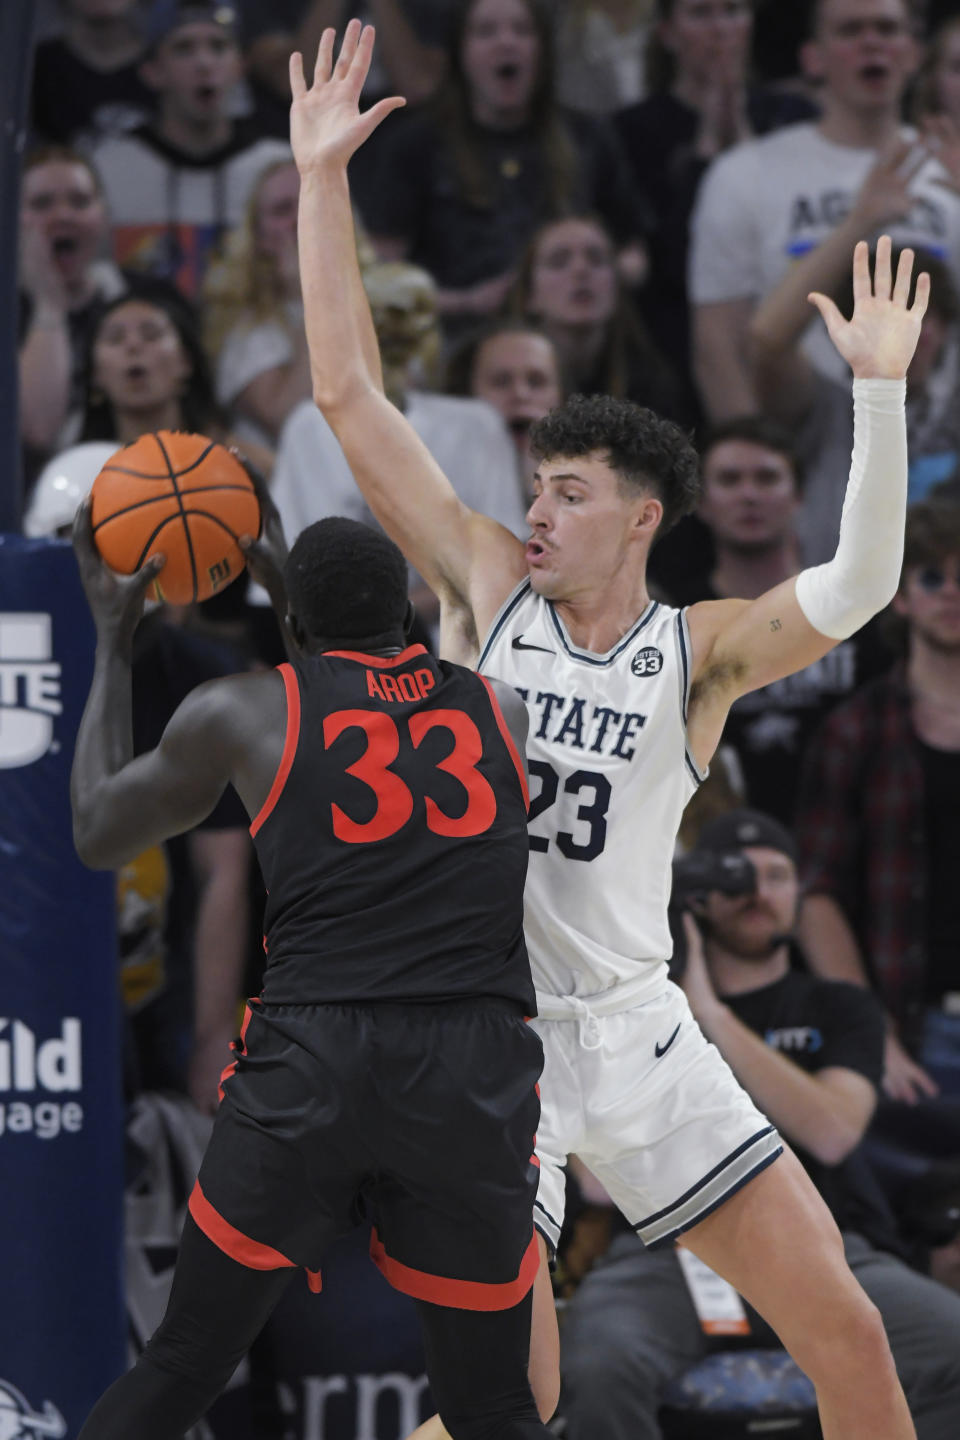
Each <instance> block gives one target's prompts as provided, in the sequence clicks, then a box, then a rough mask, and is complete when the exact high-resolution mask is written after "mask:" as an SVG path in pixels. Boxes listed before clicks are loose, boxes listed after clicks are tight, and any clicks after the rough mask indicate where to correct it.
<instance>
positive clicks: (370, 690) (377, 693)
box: [367, 670, 387, 700]
mask: <svg viewBox="0 0 960 1440" xmlns="http://www.w3.org/2000/svg"><path fill="white" fill-rule="evenodd" d="M367 694H368V695H372V696H373V697H374V698H375V699H377V700H385V699H386V698H387V697H386V696H385V695H384V693H383V691H382V690H381V689H380V686H379V684H378V683H377V675H376V671H375V670H368V671H367Z"/></svg>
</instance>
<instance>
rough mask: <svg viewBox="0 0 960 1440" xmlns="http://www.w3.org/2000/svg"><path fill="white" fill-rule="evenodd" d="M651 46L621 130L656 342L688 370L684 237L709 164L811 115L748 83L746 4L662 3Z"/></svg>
mask: <svg viewBox="0 0 960 1440" xmlns="http://www.w3.org/2000/svg"><path fill="white" fill-rule="evenodd" d="M656 13H657V22H656V24H655V26H654V28H653V32H652V34H651V37H650V43H649V45H648V48H647V88H648V90H649V94H648V95H647V97H646V98H645V99H643V100H641V101H640V102H639V104H636V105H631V106H629V107H628V108H627V109H625V110H622V111H621V113H620V114H619V115H618V116H617V128H618V130H619V133H620V138H621V140H622V141H623V145H624V149H625V151H626V154H627V158H628V160H629V162H630V165H631V167H632V169H633V173H634V176H635V177H636V182H637V186H638V188H639V191H640V197H641V199H642V200H643V201H644V202H645V205H646V211H647V214H648V215H649V217H650V220H649V224H650V229H649V233H648V237H647V240H648V246H649V251H650V276H649V281H648V283H647V285H646V286H645V288H644V291H643V296H642V302H643V308H644V314H645V316H646V317H647V319H648V322H649V324H650V327H651V329H652V331H653V334H654V337H655V339H656V342H657V344H658V345H659V347H660V348H661V350H663V352H664V354H665V355H667V356H668V357H669V359H670V360H671V361H672V362H673V364H674V365H675V366H676V368H677V370H678V373H680V374H681V375H684V376H686V375H687V373H688V371H689V367H690V355H689V318H688V311H687V235H688V231H689V226H690V212H691V210H692V209H693V202H694V199H695V197H696V193H697V189H698V186H699V184H700V181H701V179H702V177H703V175H704V172H705V171H706V169H707V167H708V166H709V165H710V163H711V162H712V161H713V160H715V159H716V158H717V156H718V155H721V154H723V153H724V152H725V151H727V150H729V149H730V147H731V146H733V145H736V144H738V143H740V142H741V141H745V140H749V139H752V138H753V137H754V136H755V135H763V134H766V132H767V131H768V130H773V129H775V128H776V127H777V126H780V125H786V124H789V123H791V122H793V121H797V120H803V119H807V118H809V116H810V114H811V107H810V105H809V104H808V103H807V102H806V101H805V100H803V99H802V98H801V97H800V96H798V95H791V94H788V93H786V92H783V91H776V90H769V89H764V88H762V87H759V86H757V85H753V84H751V83H750V75H749V61H750V37H751V31H752V26H753V7H752V5H751V3H750V0H657V5H656Z"/></svg>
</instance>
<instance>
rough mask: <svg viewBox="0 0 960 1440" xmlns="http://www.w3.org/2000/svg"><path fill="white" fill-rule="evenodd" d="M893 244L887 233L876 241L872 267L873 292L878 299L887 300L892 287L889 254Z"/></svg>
mask: <svg viewBox="0 0 960 1440" xmlns="http://www.w3.org/2000/svg"><path fill="white" fill-rule="evenodd" d="M892 251H893V244H892V241H891V239H890V236H889V235H881V236H880V239H879V240H878V241H877V259H876V263H875V264H874V267H873V293H874V295H875V296H876V297H877V299H878V300H889V299H890V292H891V290H892V288H893V274H892V271H891V268H890V256H891V253H892Z"/></svg>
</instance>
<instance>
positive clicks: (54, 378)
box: [19, 145, 170, 476]
mask: <svg viewBox="0 0 960 1440" xmlns="http://www.w3.org/2000/svg"><path fill="white" fill-rule="evenodd" d="M106 239H107V213H106V207H105V205H104V199H103V191H102V189H101V186H100V180H99V177H98V176H97V173H96V171H95V170H94V169H93V167H92V166H91V164H90V162H89V161H88V160H86V159H85V158H84V156H82V155H80V154H79V153H77V152H76V151H74V150H69V149H67V148H66V147H64V146H59V145H51V146H47V147H44V148H43V149H40V150H37V151H35V152H34V153H33V154H32V155H31V156H29V157H28V159H27V162H26V164H25V166H24V174H23V184H22V187H21V202H20V277H19V278H20V343H19V361H20V432H21V436H22V439H23V444H24V447H25V450H26V452H27V462H28V463H27V470H28V476H29V475H31V474H32V473H35V471H36V469H37V468H39V465H38V462H39V460H40V459H41V458H42V457H43V456H45V455H48V454H49V453H50V452H51V451H53V450H56V449H59V448H60V447H61V446H62V445H64V444H66V443H68V442H69V441H70V440H71V439H75V438H76V432H77V429H78V426H79V417H80V412H81V409H82V404H83V363H84V353H85V350H86V347H87V344H88V342H89V337H90V332H91V330H92V328H93V327H94V326H95V325H96V323H97V321H98V319H99V317H100V316H101V315H102V313H103V309H104V306H105V305H107V304H108V303H109V302H110V301H112V300H114V299H116V298H117V297H118V296H120V295H125V294H133V293H136V294H144V295H157V296H164V297H165V296H167V295H168V294H169V293H170V292H169V290H168V287H166V286H164V285H162V284H160V283H158V282H156V281H151V280H147V279H144V278H143V277H141V276H137V275H134V274H132V273H129V272H127V271H123V270H120V269H119V268H118V267H117V266H116V265H114V264H113V262H112V261H109V260H103V259H102V258H100V257H101V255H102V252H103V249H104V246H105V243H106Z"/></svg>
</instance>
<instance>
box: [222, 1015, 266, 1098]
mask: <svg viewBox="0 0 960 1440" xmlns="http://www.w3.org/2000/svg"><path fill="white" fill-rule="evenodd" d="M250 1003H251V1004H257V1005H258V1004H259V1003H260V1002H259V1001H258V1000H256V1001H251V1002H250ZM252 1014H253V1011H252V1010H251V1009H250V1005H247V1007H246V1013H245V1015H244V1017H243V1024H242V1025H241V1027H240V1043H239V1044H238V1043H237V1041H236V1040H231V1041H230V1049H231V1050H232V1051H233V1052H234V1054H235V1055H237V1056H239V1055H242V1054H243V1052H244V1050H245V1049H246V1039H247V1026H248V1025H249V1024H250V1016H251V1015H252ZM236 1068H237V1061H236V1060H228V1061H227V1064H226V1065H225V1066H224V1068H223V1072H222V1073H221V1076H220V1084H219V1085H218V1087H217V1094H218V1096H219V1097H220V1099H221V1100H222V1099H223V1087H224V1085H225V1084H226V1083H227V1081H228V1080H229V1079H230V1076H231V1075H232V1074H233V1073H234V1072H235V1070H236Z"/></svg>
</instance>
